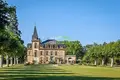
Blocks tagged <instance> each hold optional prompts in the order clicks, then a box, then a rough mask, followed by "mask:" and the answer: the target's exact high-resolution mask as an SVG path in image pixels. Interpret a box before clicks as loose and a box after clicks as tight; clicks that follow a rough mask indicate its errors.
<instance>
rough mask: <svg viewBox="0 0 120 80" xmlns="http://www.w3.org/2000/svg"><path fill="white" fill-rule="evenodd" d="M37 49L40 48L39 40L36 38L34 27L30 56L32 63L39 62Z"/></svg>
mask: <svg viewBox="0 0 120 80" xmlns="http://www.w3.org/2000/svg"><path fill="white" fill-rule="evenodd" d="M39 48H40V40H39V38H38V34H37V29H36V26H34V32H33V35H32V55H33V62H35V63H38V62H39V58H38V57H39Z"/></svg>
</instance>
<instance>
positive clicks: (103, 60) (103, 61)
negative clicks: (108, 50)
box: [102, 58, 105, 66]
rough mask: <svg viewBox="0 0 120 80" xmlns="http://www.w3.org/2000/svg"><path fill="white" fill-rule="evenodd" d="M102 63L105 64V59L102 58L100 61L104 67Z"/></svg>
mask: <svg viewBox="0 0 120 80" xmlns="http://www.w3.org/2000/svg"><path fill="white" fill-rule="evenodd" d="M104 63H105V59H104V58H103V59H102V66H104Z"/></svg>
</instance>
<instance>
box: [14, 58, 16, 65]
mask: <svg viewBox="0 0 120 80" xmlns="http://www.w3.org/2000/svg"><path fill="white" fill-rule="evenodd" d="M15 64H16V57H14V65H15Z"/></svg>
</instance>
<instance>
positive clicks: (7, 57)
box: [6, 55, 9, 67]
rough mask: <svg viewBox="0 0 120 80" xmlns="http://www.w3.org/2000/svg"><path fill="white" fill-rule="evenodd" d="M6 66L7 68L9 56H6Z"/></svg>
mask: <svg viewBox="0 0 120 80" xmlns="http://www.w3.org/2000/svg"><path fill="white" fill-rule="evenodd" d="M6 65H7V67H9V56H8V55H6Z"/></svg>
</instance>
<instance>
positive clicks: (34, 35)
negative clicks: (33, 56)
mask: <svg viewBox="0 0 120 80" xmlns="http://www.w3.org/2000/svg"><path fill="white" fill-rule="evenodd" d="M33 39H38V34H37V29H36V26H35V27H34V32H33V35H32V40H33Z"/></svg>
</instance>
